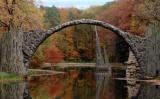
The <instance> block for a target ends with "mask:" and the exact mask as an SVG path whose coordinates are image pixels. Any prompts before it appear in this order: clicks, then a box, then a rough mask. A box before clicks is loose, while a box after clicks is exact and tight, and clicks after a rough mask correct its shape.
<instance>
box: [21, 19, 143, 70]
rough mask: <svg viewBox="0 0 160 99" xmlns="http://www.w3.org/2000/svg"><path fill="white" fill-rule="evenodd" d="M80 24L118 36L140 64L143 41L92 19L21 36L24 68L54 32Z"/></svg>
mask: <svg viewBox="0 0 160 99" xmlns="http://www.w3.org/2000/svg"><path fill="white" fill-rule="evenodd" d="M80 24H88V25H96V26H100V27H103V28H105V29H108V30H110V31H112V32H114V33H115V34H117V35H118V36H121V37H122V38H123V39H124V40H125V41H126V42H127V43H128V45H129V47H130V48H131V50H132V51H133V53H134V55H135V57H136V59H137V61H138V62H139V64H141V58H142V55H141V54H140V53H139V51H140V50H142V47H141V45H143V39H142V38H141V37H138V36H135V35H132V34H130V33H128V32H124V31H122V30H121V29H119V28H117V27H115V26H113V25H111V24H109V23H105V22H103V21H99V20H93V19H80V20H73V21H69V22H66V23H63V24H61V25H58V26H55V27H54V28H51V29H49V30H34V31H30V32H27V33H24V35H23V39H24V40H23V54H24V64H25V66H26V68H27V67H28V66H29V62H30V60H31V57H32V56H33V54H34V53H35V52H36V50H37V48H38V47H39V46H40V45H41V44H42V43H43V42H44V41H45V40H46V39H47V38H48V37H50V36H51V35H53V34H54V33H55V32H58V31H60V30H62V29H64V28H67V27H70V26H74V25H80Z"/></svg>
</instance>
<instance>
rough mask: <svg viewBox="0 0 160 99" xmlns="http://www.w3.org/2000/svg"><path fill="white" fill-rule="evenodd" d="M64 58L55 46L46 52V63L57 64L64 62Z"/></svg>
mask: <svg viewBox="0 0 160 99" xmlns="http://www.w3.org/2000/svg"><path fill="white" fill-rule="evenodd" d="M63 57H64V55H63V53H62V52H61V51H60V50H59V49H58V48H57V47H56V46H55V45H54V44H53V45H52V46H51V47H49V48H48V49H47V50H46V56H45V61H46V62H48V63H53V64H55V63H58V62H60V61H62V60H63Z"/></svg>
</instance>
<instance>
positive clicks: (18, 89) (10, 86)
mask: <svg viewBox="0 0 160 99" xmlns="http://www.w3.org/2000/svg"><path fill="white" fill-rule="evenodd" d="M0 99H32V98H31V96H30V94H29V89H28V83H26V82H19V83H0Z"/></svg>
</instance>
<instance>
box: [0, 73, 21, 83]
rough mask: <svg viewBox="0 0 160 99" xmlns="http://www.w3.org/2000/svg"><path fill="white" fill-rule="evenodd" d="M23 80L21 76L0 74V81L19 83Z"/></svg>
mask: <svg viewBox="0 0 160 99" xmlns="http://www.w3.org/2000/svg"><path fill="white" fill-rule="evenodd" d="M20 80H23V76H21V75H18V74H15V73H6V72H0V81H20Z"/></svg>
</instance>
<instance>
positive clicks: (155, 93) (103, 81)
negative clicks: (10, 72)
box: [0, 70, 160, 99]
mask: <svg viewBox="0 0 160 99" xmlns="http://www.w3.org/2000/svg"><path fill="white" fill-rule="evenodd" d="M124 76H125V72H121V73H115V74H112V75H110V74H109V73H105V72H96V73H95V72H93V71H92V70H83V71H77V70H69V71H68V72H66V73H64V74H57V75H48V76H33V77H31V78H30V80H29V81H22V82H16V83H0V99H160V86H158V85H151V84H148V83H140V82H139V83H137V82H136V81H126V80H113V79H112V78H113V77H124Z"/></svg>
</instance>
